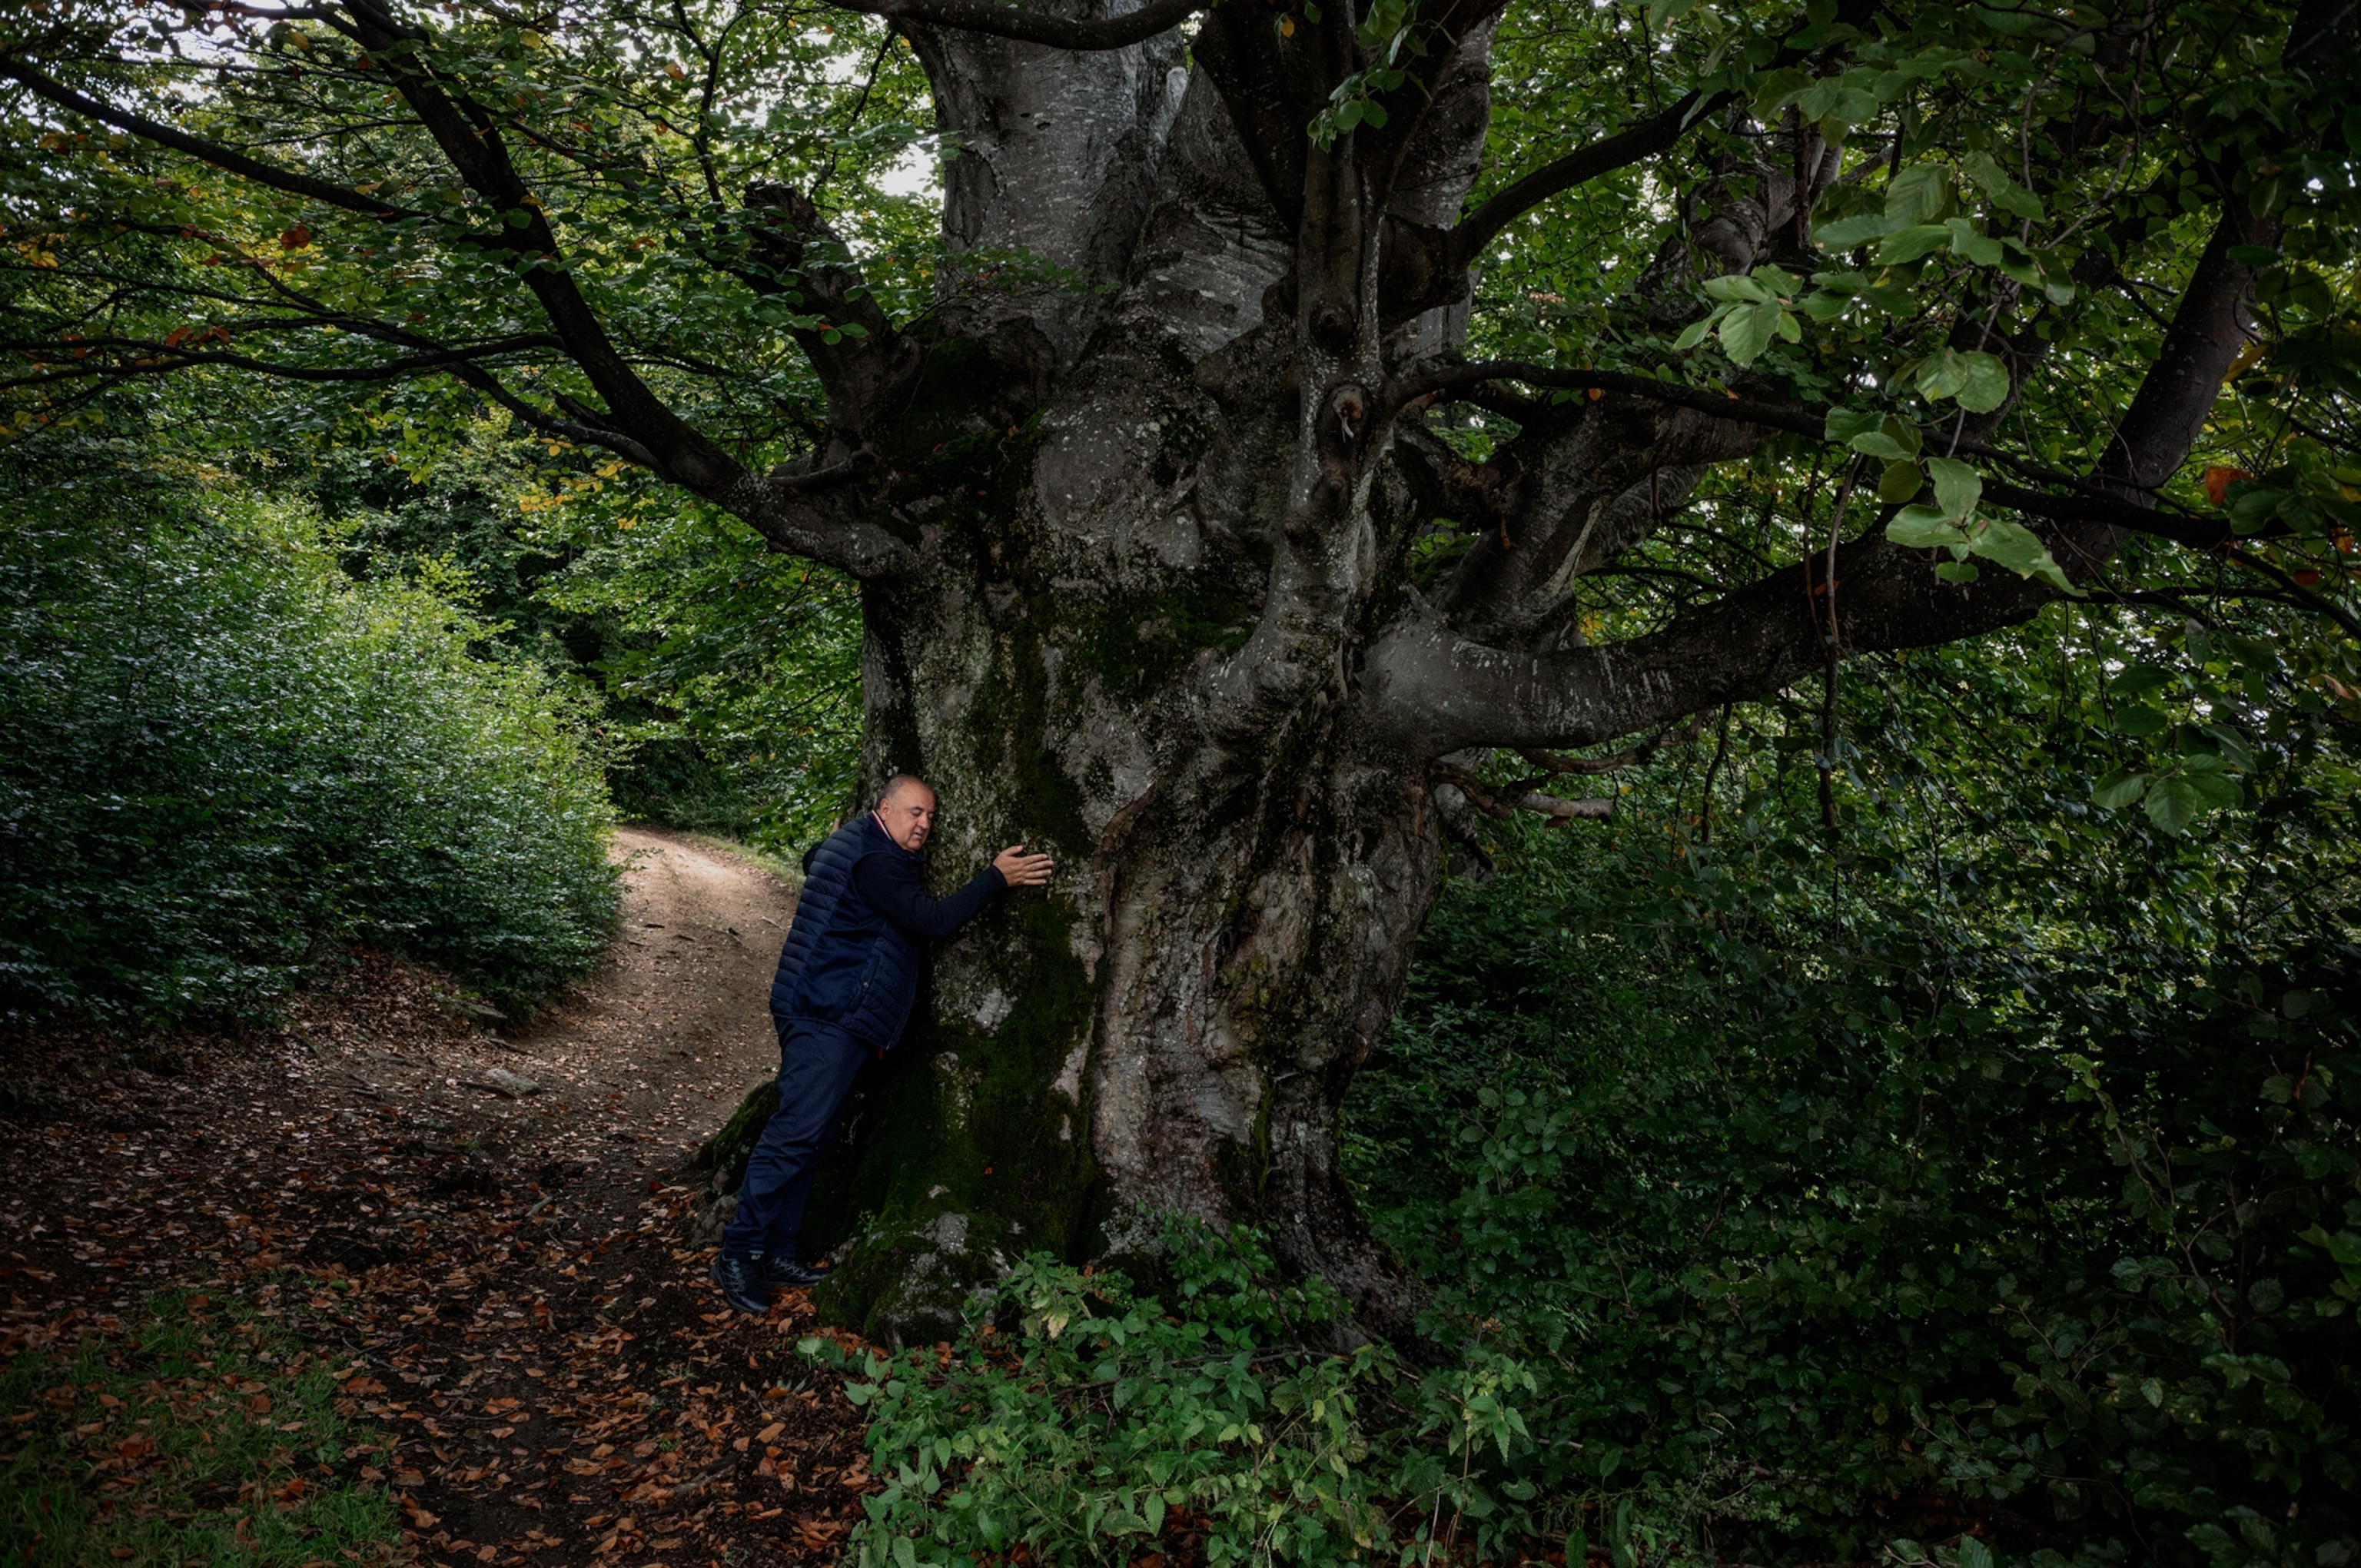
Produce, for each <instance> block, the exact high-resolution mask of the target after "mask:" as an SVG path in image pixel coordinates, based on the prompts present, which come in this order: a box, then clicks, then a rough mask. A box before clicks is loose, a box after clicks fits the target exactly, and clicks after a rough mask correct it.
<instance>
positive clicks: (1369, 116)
mask: <svg viewBox="0 0 2361 1568" xmlns="http://www.w3.org/2000/svg"><path fill="white" fill-rule="evenodd" d="M1357 102H1358V103H1359V104H1360V105H1361V123H1362V124H1363V125H1365V126H1368V127H1369V128H1370V129H1371V130H1373V131H1381V130H1383V129H1385V128H1386V106H1385V105H1384V104H1380V103H1378V101H1377V100H1376V99H1375V98H1362V99H1359V100H1357Z"/></svg>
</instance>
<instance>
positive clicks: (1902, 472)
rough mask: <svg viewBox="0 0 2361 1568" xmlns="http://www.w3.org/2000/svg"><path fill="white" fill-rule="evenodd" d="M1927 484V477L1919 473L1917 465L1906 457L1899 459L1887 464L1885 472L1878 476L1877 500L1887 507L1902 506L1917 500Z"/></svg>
mask: <svg viewBox="0 0 2361 1568" xmlns="http://www.w3.org/2000/svg"><path fill="white" fill-rule="evenodd" d="M1926 484H1927V479H1926V476H1925V475H1923V474H1921V473H1920V472H1919V471H1918V465H1917V464H1916V463H1914V462H1912V461H1911V460H1910V459H1909V458H1908V457H1906V456H1905V457H1898V458H1896V459H1894V461H1892V462H1889V463H1887V464H1886V466H1885V472H1884V473H1883V474H1881V475H1879V476H1878V479H1877V499H1878V500H1879V501H1880V502H1882V503H1883V504H1884V505H1886V506H1900V505H1902V504H1903V503H1904V502H1905V501H1910V500H1916V499H1917V496H1918V492H1919V491H1920V490H1922V489H1924V488H1926Z"/></svg>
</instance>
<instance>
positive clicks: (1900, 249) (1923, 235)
mask: <svg viewBox="0 0 2361 1568" xmlns="http://www.w3.org/2000/svg"><path fill="white" fill-rule="evenodd" d="M1950 243H1951V231H1950V230H1949V229H1948V228H1946V227H1944V226H1943V225H1941V224H1914V225H1911V226H1909V227H1908V228H1902V229H1896V230H1894V232H1893V233H1891V234H1889V235H1887V236H1885V241H1884V243H1883V244H1882V245H1880V246H1879V247H1877V263H1878V265H1879V266H1881V267H1899V266H1901V265H1903V264H1904V263H1905V262H1910V261H1916V260H1917V259H1918V258H1920V257H1922V256H1925V255H1927V254H1928V253H1929V252H1932V251H1937V250H1940V249H1942V248H1943V247H1945V246H1947V245H1949V244H1950Z"/></svg>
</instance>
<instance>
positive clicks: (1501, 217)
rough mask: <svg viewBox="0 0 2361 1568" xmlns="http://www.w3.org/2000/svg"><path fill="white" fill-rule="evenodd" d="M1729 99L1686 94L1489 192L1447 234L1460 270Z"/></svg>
mask: <svg viewBox="0 0 2361 1568" xmlns="http://www.w3.org/2000/svg"><path fill="white" fill-rule="evenodd" d="M1729 98H1730V94H1729V93H1712V94H1710V95H1708V94H1706V93H1686V94H1684V95H1683V96H1682V98H1681V99H1680V101H1679V102H1678V103H1676V104H1673V105H1672V106H1671V107H1670V108H1668V109H1666V110H1664V112H1663V113H1661V114H1655V115H1649V116H1648V117H1647V118H1646V119H1644V120H1642V121H1641V122H1640V123H1639V124H1638V125H1635V126H1631V127H1630V128H1629V129H1628V130H1621V131H1618V132H1616V133H1615V134H1614V135H1613V136H1611V137H1602V138H1601V139H1599V140H1598V141H1595V142H1592V143H1591V144H1590V145H1589V146H1588V147H1586V148H1580V149H1578V150H1576V151H1574V152H1570V153H1567V154H1566V155H1565V157H1564V158H1561V159H1555V160H1554V161H1552V162H1549V163H1544V164H1543V165H1542V166H1541V167H1540V168H1539V169H1536V170H1533V171H1532V173H1530V174H1528V175H1525V176H1524V177H1523V178H1522V179H1520V180H1518V181H1515V182H1514V183H1512V184H1510V185H1507V186H1503V187H1502V188H1501V189H1500V190H1499V191H1496V192H1493V193H1492V194H1491V195H1490V196H1488V197H1486V198H1485V200H1484V201H1483V202H1482V203H1480V204H1479V205H1478V206H1477V209H1476V210H1475V211H1474V212H1472V213H1470V214H1467V215H1466V217H1464V218H1462V219H1460V220H1459V223H1458V225H1457V226H1456V227H1455V228H1454V229H1453V230H1452V231H1451V238H1452V245H1453V248H1454V249H1455V251H1456V252H1457V256H1458V260H1459V263H1460V265H1461V266H1463V267H1464V266H1466V264H1467V263H1469V262H1471V261H1473V260H1475V259H1476V257H1477V253H1478V252H1479V251H1481V250H1482V249H1483V248H1484V247H1486V246H1488V245H1489V244H1491V243H1492V240H1493V238H1494V236H1497V235H1499V232H1500V231H1501V230H1502V229H1504V228H1506V227H1508V226H1509V225H1510V224H1512V223H1514V222H1515V221H1516V220H1517V219H1518V218H1520V217H1521V216H1523V215H1524V214H1527V213H1529V212H1532V210H1533V209H1534V208H1535V207H1538V206H1540V205H1541V204H1542V203H1543V202H1546V201H1548V200H1549V199H1550V198H1551V197H1552V196H1555V195H1557V194H1559V193H1561V192H1566V191H1571V190H1573V189H1574V188H1575V187H1576V186H1577V185H1582V184H1586V183H1587V182H1589V181H1593V180H1596V179H1598V177H1599V176H1600V175H1602V174H1611V173H1613V172H1614V171H1615V170H1618V169H1628V168H1630V167H1631V165H1632V164H1635V163H1638V162H1640V161H1642V159H1650V158H1653V157H1655V156H1656V155H1657V154H1658V153H1660V152H1664V151H1665V150H1667V149H1668V148H1671V147H1672V146H1673V145H1674V144H1675V142H1677V141H1679V140H1680V139H1681V137H1683V136H1685V135H1686V134H1687V133H1688V130H1689V127H1690V126H1694V125H1696V124H1697V123H1698V122H1699V121H1701V120H1703V119H1705V118H1706V116H1708V115H1711V114H1712V113H1713V112H1714V111H1715V110H1716V109H1718V108H1719V107H1721V105H1722V104H1724V103H1726V102H1728V101H1729Z"/></svg>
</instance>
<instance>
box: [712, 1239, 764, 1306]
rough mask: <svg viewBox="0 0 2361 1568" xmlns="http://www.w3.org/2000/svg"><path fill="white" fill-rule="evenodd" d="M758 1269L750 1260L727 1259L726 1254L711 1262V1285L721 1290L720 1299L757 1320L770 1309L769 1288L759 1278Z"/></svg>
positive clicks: (759, 1271) (760, 1274) (760, 1277)
mask: <svg viewBox="0 0 2361 1568" xmlns="http://www.w3.org/2000/svg"><path fill="white" fill-rule="evenodd" d="M761 1268H762V1266H761V1265H760V1264H758V1263H756V1262H755V1261H754V1259H752V1258H751V1257H731V1256H730V1255H729V1254H728V1253H724V1254H722V1255H720V1256H719V1257H717V1258H715V1259H714V1260H713V1283H715V1284H716V1285H719V1287H721V1299H723V1300H725V1301H727V1302H729V1303H730V1305H731V1306H733V1307H735V1308H737V1309H738V1310H740V1311H741V1312H752V1313H753V1314H754V1315H755V1316H757V1317H760V1316H762V1315H763V1314H764V1313H766V1312H768V1311H769V1310H771V1287H770V1285H769V1284H768V1282H766V1281H765V1280H764V1279H763V1276H762V1272H761Z"/></svg>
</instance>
